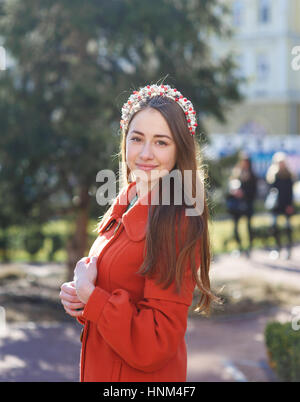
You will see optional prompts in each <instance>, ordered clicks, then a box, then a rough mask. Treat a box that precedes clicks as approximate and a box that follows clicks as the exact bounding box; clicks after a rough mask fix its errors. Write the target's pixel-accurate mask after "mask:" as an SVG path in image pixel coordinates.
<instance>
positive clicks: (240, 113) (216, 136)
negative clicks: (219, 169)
mask: <svg viewBox="0 0 300 402" xmlns="http://www.w3.org/2000/svg"><path fill="white" fill-rule="evenodd" d="M220 1H224V2H225V3H226V4H228V5H229V6H230V8H231V16H230V21H228V22H229V24H230V26H232V28H233V30H234V35H233V37H232V39H231V40H228V39H227V40H224V41H223V42H220V41H216V40H214V42H213V43H212V49H213V53H214V54H216V57H222V54H224V53H228V52H229V51H231V52H233V55H234V58H235V60H236V64H237V74H239V75H240V76H241V77H243V78H245V79H246V82H245V83H244V84H243V85H242V86H241V92H242V93H243V95H244V96H245V100H244V101H243V102H242V103H241V104H239V105H236V106H234V107H233V108H232V109H231V110H230V111H228V112H227V113H226V118H227V122H226V123H225V124H224V123H220V122H217V121H216V120H214V119H206V120H205V121H204V123H205V127H206V129H207V132H208V133H209V134H210V138H211V139H212V147H210V149H208V152H210V154H211V156H214V157H218V156H222V155H225V154H227V153H229V152H232V151H234V150H235V149H237V148H238V149H239V148H242V149H245V150H247V151H248V152H249V153H250V154H251V155H252V157H253V159H254V167H255V168H256V171H257V173H258V174H259V175H261V176H262V175H264V173H265V170H266V168H267V166H268V165H269V162H270V160H271V157H272V155H273V153H274V152H276V151H278V150H281V151H286V152H287V154H288V155H289V162H290V163H289V164H290V165H291V168H292V170H293V171H294V172H295V173H297V174H300V135H299V134H300V1H299V0H220ZM297 55H298V56H297ZM213 154H214V155H213Z"/></svg>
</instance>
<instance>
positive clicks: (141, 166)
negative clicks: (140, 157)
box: [136, 163, 157, 170]
mask: <svg viewBox="0 0 300 402" xmlns="http://www.w3.org/2000/svg"><path fill="white" fill-rule="evenodd" d="M136 167H137V168H138V169H141V170H152V169H155V168H156V167H157V166H154V165H138V164H137V163H136Z"/></svg>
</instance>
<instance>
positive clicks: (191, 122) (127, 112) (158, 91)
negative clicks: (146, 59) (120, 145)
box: [120, 85, 198, 135]
mask: <svg viewBox="0 0 300 402" xmlns="http://www.w3.org/2000/svg"><path fill="white" fill-rule="evenodd" d="M154 96H164V97H167V98H170V99H173V100H174V101H175V102H176V103H177V104H178V105H179V106H180V107H181V108H182V110H183V111H184V114H185V117H186V121H187V124H188V128H189V130H190V134H191V135H195V131H196V127H197V126H198V124H197V119H196V112H195V110H194V107H193V104H192V102H191V101H189V100H188V99H187V98H185V97H184V96H183V95H182V94H181V93H180V92H179V91H178V90H177V89H176V88H171V87H170V86H169V85H147V86H145V87H144V88H140V90H139V91H133V93H132V94H131V95H130V97H129V99H128V101H127V102H126V103H124V105H123V107H122V119H121V122H120V127H121V129H123V130H126V128H127V126H128V122H129V120H130V118H131V116H132V115H133V114H134V113H136V112H138V111H139V110H140V109H141V105H142V103H143V102H144V101H145V100H147V99H148V98H149V97H150V98H153V97H154Z"/></svg>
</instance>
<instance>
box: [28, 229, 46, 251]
mask: <svg viewBox="0 0 300 402" xmlns="http://www.w3.org/2000/svg"><path fill="white" fill-rule="evenodd" d="M44 239H45V236H44V234H43V233H42V232H41V231H40V230H39V229H38V228H30V229H29V230H28V232H26V234H25V235H24V248H25V250H26V251H27V252H28V253H29V254H30V256H31V257H33V256H34V255H35V254H36V253H37V252H38V251H39V250H40V249H41V248H42V247H43V244H44Z"/></svg>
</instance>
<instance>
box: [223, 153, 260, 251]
mask: <svg viewBox="0 0 300 402" xmlns="http://www.w3.org/2000/svg"><path fill="white" fill-rule="evenodd" d="M228 187H229V191H228V196H227V198H226V205H227V210H228V212H229V213H230V215H231V216H232V219H233V224H234V228H233V232H234V239H235V240H236V242H237V243H238V247H239V252H241V251H243V247H242V242H241V237H240V235H239V231H238V224H239V221H240V218H241V217H242V216H246V217H247V230H248V239H249V247H248V250H246V254H247V256H249V255H250V251H251V249H252V243H253V231H252V225H251V218H252V216H253V213H254V201H255V196H256V192H257V177H256V175H255V173H254V172H253V169H252V163H251V158H250V157H249V156H248V155H247V154H245V153H244V152H242V153H241V154H240V156H239V161H238V162H237V164H236V166H235V167H234V168H233V170H232V173H231V176H230V178H229V185H228Z"/></svg>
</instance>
